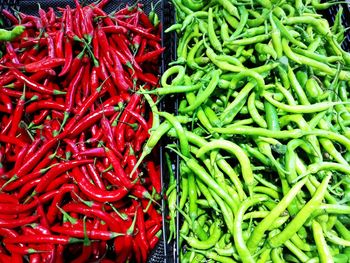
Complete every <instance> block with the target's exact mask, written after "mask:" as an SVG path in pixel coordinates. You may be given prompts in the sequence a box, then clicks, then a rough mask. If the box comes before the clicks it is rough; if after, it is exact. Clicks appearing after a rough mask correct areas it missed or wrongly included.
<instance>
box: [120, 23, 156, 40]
mask: <svg viewBox="0 0 350 263" xmlns="http://www.w3.org/2000/svg"><path fill="white" fill-rule="evenodd" d="M117 23H118V25H120V26H124V27H126V28H127V29H129V30H131V31H133V32H135V33H137V34H140V35H141V36H143V37H145V38H147V39H152V40H155V41H160V40H161V38H160V37H159V36H156V35H153V34H151V33H148V32H147V31H146V30H143V29H142V28H140V27H136V26H134V25H131V24H128V23H125V22H124V21H121V20H120V19H117Z"/></svg>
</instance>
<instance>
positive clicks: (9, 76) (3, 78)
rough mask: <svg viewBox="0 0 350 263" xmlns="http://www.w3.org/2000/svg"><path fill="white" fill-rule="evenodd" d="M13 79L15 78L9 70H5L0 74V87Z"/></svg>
mask: <svg viewBox="0 0 350 263" xmlns="http://www.w3.org/2000/svg"><path fill="white" fill-rule="evenodd" d="M14 79H15V76H14V75H13V74H12V73H11V72H10V71H7V72H6V73H5V74H2V76H1V79H0V86H1V87H2V86H5V85H6V84H8V83H10V82H11V81H13V80H14ZM0 90H1V89H0Z"/></svg>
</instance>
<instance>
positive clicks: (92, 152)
mask: <svg viewBox="0 0 350 263" xmlns="http://www.w3.org/2000/svg"><path fill="white" fill-rule="evenodd" d="M81 156H84V157H105V156H106V153H105V150H104V149H103V148H102V147H99V148H90V149H86V150H84V151H79V152H77V153H74V154H73V157H74V158H77V157H81Z"/></svg>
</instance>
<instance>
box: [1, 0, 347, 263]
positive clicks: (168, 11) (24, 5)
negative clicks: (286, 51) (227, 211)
mask: <svg viewBox="0 0 350 263" xmlns="http://www.w3.org/2000/svg"><path fill="white" fill-rule="evenodd" d="M159 1H160V4H158V6H157V8H156V12H157V14H158V15H159V18H160V20H161V21H162V24H163V29H166V28H168V27H169V26H170V25H172V24H174V23H175V22H176V18H175V12H174V7H173V5H172V4H171V0H159ZM81 2H82V3H85V4H89V3H92V2H94V1H93V0H83V1H81ZM136 2H141V3H144V10H145V11H146V13H148V12H150V10H151V2H153V4H155V3H156V2H157V0H154V1H152V0H144V1H142V0H129V1H128V0H119V1H113V0H111V2H110V3H109V4H108V5H107V6H106V7H105V11H106V12H112V11H114V10H116V9H119V8H121V7H122V6H124V5H125V4H129V5H132V4H134V3H136ZM347 2H348V4H345V3H343V4H342V6H343V8H344V13H343V17H342V22H343V25H344V27H346V28H349V27H350V0H347ZM38 3H40V5H41V7H42V8H43V9H47V8H48V7H50V6H51V7H58V6H66V5H70V6H74V3H73V1H72V0H41V1H40V0H39V1H34V0H0V10H2V9H7V10H10V11H11V10H20V11H25V12H26V13H28V14H37V5H38ZM338 10H339V5H334V6H331V7H330V8H329V9H327V10H325V11H323V15H324V17H325V18H326V19H327V20H328V21H329V23H330V25H332V24H333V22H334V17H335V15H336V14H337V12H338ZM0 16H1V15H0ZM5 22H7V25H9V23H8V21H5ZM163 31H164V30H163ZM176 43H177V36H176V34H175V33H168V34H165V33H164V32H162V45H163V46H164V47H166V50H165V52H164V54H163V55H162V62H161V69H160V72H161V73H163V72H164V71H165V70H166V69H167V67H168V64H169V63H170V62H171V61H174V60H176ZM342 46H343V48H344V50H346V51H349V52H350V30H347V31H346V33H345V40H344V42H343V43H342ZM160 107H161V109H166V110H167V111H170V112H173V113H176V112H177V108H178V101H177V100H176V99H174V98H170V99H166V100H165V101H163V102H162V104H161V105H160ZM165 143H166V142H164V141H163V143H162V144H161V150H160V158H161V174H162V185H163V190H166V188H167V181H168V175H167V172H166V170H167V168H166V165H165V161H164V151H165V150H164V145H165ZM174 172H175V176H176V180H177V182H179V157H178V156H176V157H175V161H174ZM179 191H180V189H179V185H177V192H179ZM163 192H164V191H163ZM178 201H179V200H177V204H178ZM162 210H163V222H164V224H163V236H162V238H161V239H160V241H159V243H158V244H157V246H156V247H155V249H154V250H153V251H152V252H151V254H150V257H149V259H148V262H149V263H160V262H176V263H178V262H180V258H179V251H180V249H181V248H180V247H179V246H178V243H179V242H178V241H179V240H178V237H179V227H180V217H179V214H178V216H177V222H176V227H177V233H176V236H177V239H176V240H175V242H170V243H168V242H167V239H168V234H169V231H168V227H167V224H166V216H167V212H168V211H167V207H166V200H165V199H164V198H163V199H162Z"/></svg>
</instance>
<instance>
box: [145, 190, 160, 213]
mask: <svg viewBox="0 0 350 263" xmlns="http://www.w3.org/2000/svg"><path fill="white" fill-rule="evenodd" d="M156 192H157V191H156V189H155V188H154V187H153V188H152V195H151V196H152V197H153V195H154V194H155V193H156ZM152 202H153V200H152V199H149V202H148V204H147V206H146V208H145V209H144V210H143V212H144V213H147V211H148V209H149V208H150V207H151V205H152Z"/></svg>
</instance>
